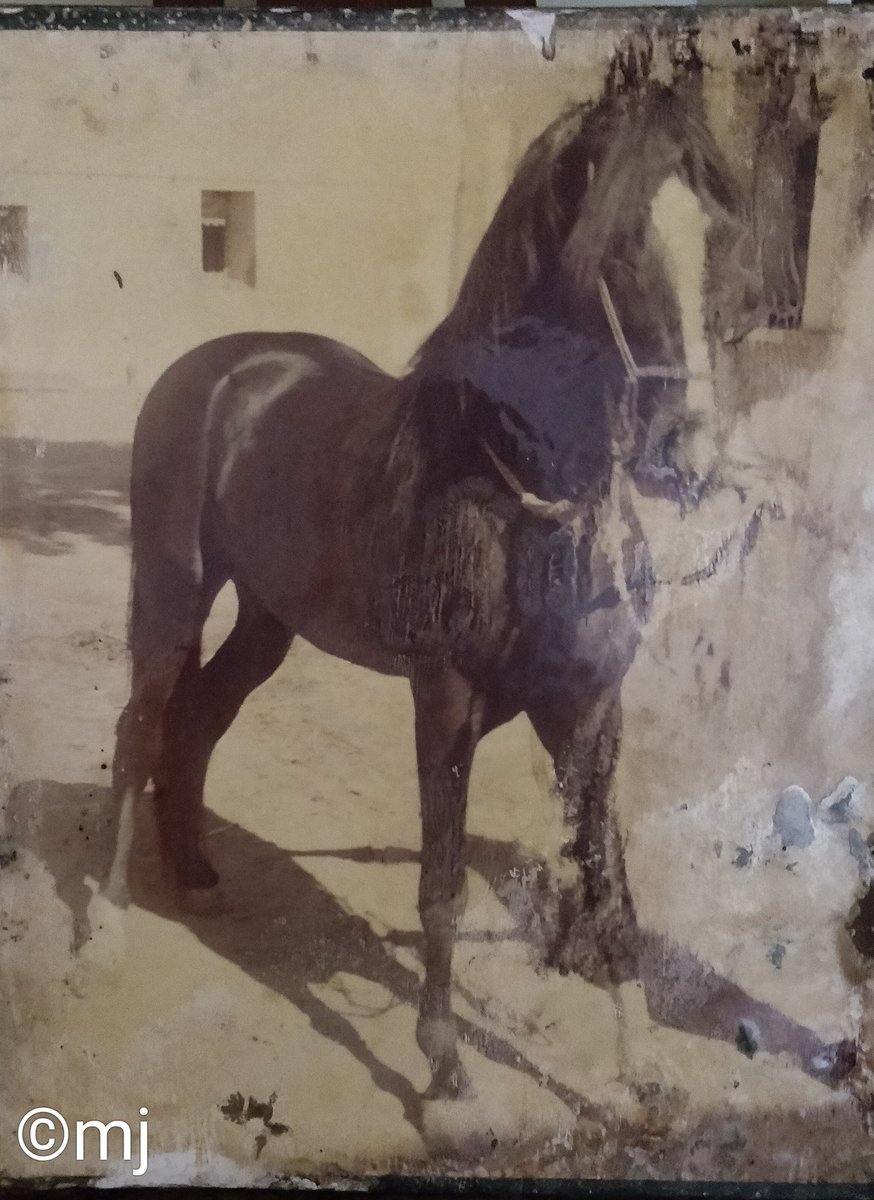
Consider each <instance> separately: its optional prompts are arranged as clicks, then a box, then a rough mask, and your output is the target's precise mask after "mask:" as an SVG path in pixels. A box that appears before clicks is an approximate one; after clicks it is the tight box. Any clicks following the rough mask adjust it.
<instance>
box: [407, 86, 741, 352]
mask: <svg viewBox="0 0 874 1200" xmlns="http://www.w3.org/2000/svg"><path fill="white" fill-rule="evenodd" d="M680 171H682V173H683V174H684V177H685V178H686V179H687V181H688V182H689V183H690V186H692V187H693V188H694V189H695V190H696V192H697V194H698V195H699V197H700V198H701V199H702V200H703V201H704V202H705V203H706V202H707V201H708V200H709V201H711V202H712V203H713V204H714V205H715V206H716V207H718V208H721V209H723V210H724V211H727V212H729V213H732V214H733V213H736V212H737V209H738V200H737V196H736V193H735V192H734V185H733V181H732V178H731V175H730V172H729V171H728V168H727V167H726V166H725V164H724V162H723V159H722V157H721V154H720V152H719V150H718V149H717V147H716V145H715V143H714V141H713V138H712V135H711V134H710V131H709V130H708V128H707V125H706V122H705V120H704V115H703V112H702V111H701V109H700V104H696V103H695V102H694V101H692V100H691V99H690V97H689V96H688V95H686V94H684V93H683V92H682V91H681V90H679V89H677V88H675V87H669V86H667V85H664V84H660V83H656V82H654V81H647V83H646V84H645V86H642V87H641V88H639V89H638V90H637V91H636V92H634V93H633V94H631V95H629V94H624V95H623V94H617V93H616V92H615V91H609V90H608V92H607V94H606V95H605V96H604V97H603V98H602V99H601V100H599V101H597V102H595V103H591V102H589V103H582V104H578V105H576V106H574V107H573V108H571V109H569V110H568V111H566V112H565V113H563V114H562V115H561V116H560V117H558V119H557V120H555V121H553V122H552V124H551V125H549V126H548V127H547V129H546V130H544V132H543V133H542V134H541V135H540V136H539V137H537V138H536V139H535V140H534V141H533V142H532V143H531V145H530V146H529V148H528V150H527V151H526V153H525V155H524V157H523V158H522V161H521V163H520V164H519V167H518V169H517V171H516V173H515V175H514V177H513V179H512V181H511V183H510V186H509V187H508V189H507V191H506V193H505V195H504V197H503V199H502V200H501V203H500V204H499V206H498V209H497V211H496V213H495V215H494V217H493V218H492V221H491V222H490V224H489V226H488V229H487V230H486V232H485V234H484V235H483V238H482V240H481V242H480V244H479V246H478V248H477V250H476V252H475V253H474V256H473V259H472V260H471V264H470V267H469V268H468V271H467V274H466V275H465V278H464V281H463V282H462V284H461V287H460V290H459V293H458V298H457V299H456V302H455V304H454V306H453V308H452V310H451V311H450V312H449V314H448V315H447V316H446V317H445V318H444V320H443V321H442V322H441V323H440V325H438V326H437V328H436V329H435V330H434V332H433V333H432V334H431V335H430V336H429V337H428V338H427V339H426V341H425V342H424V343H423V344H422V346H421V347H420V349H419V351H418V353H417V354H416V356H415V358H414V365H416V366H419V367H424V368H425V369H427V367H428V366H429V364H432V363H437V362H440V363H442V364H443V365H445V358H446V354H447V352H449V353H451V352H452V348H453V347H454V346H458V345H460V344H462V343H463V342H464V341H465V340H467V339H469V338H470V337H471V336H472V335H479V336H486V337H488V336H489V335H490V334H494V333H496V332H497V331H498V330H499V329H501V328H505V327H506V326H507V324H508V323H512V322H513V321H514V320H516V319H518V318H519V317H520V316H523V315H526V312H528V311H530V310H528V309H527V308H526V305H528V304H530V302H531V298H532V294H533V292H534V290H535V289H536V288H537V287H538V286H542V285H544V284H546V286H552V285H553V284H554V282H555V280H556V278H557V277H558V276H559V275H560V274H561V273H564V276H565V277H566V278H567V280H568V281H569V282H570V283H571V286H572V287H573V288H575V289H576V290H577V291H578V292H580V293H587V292H591V291H593V290H594V289H595V287H596V284H597V278H598V276H599V274H601V273H602V272H603V271H604V269H605V263H606V261H607V260H608V259H610V258H611V256H612V257H621V256H622V250H623V247H624V246H626V245H627V239H628V238H630V237H631V236H633V234H634V232H635V231H636V230H638V229H639V228H640V225H641V222H642V220H644V219H645V218H646V216H647V215H648V212H649V208H650V205H651V203H652V200H653V198H654V196H655V194H656V193H657V191H658V190H659V188H660V187H661V185H662V183H664V181H665V179H667V178H668V176H669V175H671V174H673V173H675V172H680Z"/></svg>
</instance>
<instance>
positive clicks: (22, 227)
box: [0, 204, 28, 277]
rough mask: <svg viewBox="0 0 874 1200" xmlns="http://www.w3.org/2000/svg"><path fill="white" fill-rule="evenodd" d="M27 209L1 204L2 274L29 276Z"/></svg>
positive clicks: (0, 240) (0, 272) (0, 255)
mask: <svg viewBox="0 0 874 1200" xmlns="http://www.w3.org/2000/svg"><path fill="white" fill-rule="evenodd" d="M27 258H28V255H27V209H26V208H25V207H24V205H23V204H0V275H22V276H24V277H26V276H27Z"/></svg>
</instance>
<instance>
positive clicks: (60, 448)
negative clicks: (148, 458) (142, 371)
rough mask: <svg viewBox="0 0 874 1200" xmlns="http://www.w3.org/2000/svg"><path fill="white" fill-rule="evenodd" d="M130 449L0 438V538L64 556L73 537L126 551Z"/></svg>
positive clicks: (41, 551) (69, 547)
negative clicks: (83, 538) (120, 547)
mask: <svg viewBox="0 0 874 1200" xmlns="http://www.w3.org/2000/svg"><path fill="white" fill-rule="evenodd" d="M130 453H131V451H130V446H128V445H124V444H122V445H120V444H117V443H104V442H45V441H37V440H35V439H33V438H0V537H6V538H11V539H13V540H15V541H16V542H19V543H20V544H21V545H22V546H23V547H24V549H25V550H27V551H28V552H30V553H31V554H48V555H56V554H65V553H68V552H69V551H70V550H72V549H73V548H74V542H73V541H72V538H73V537H74V536H77V535H78V536H80V537H87V538H90V539H92V540H93V541H95V542H100V543H101V544H102V545H106V546H124V545H127V542H128V536H129V522H128V515H127V504H128V488H129V479H130Z"/></svg>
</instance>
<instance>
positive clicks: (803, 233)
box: [793, 130, 819, 321]
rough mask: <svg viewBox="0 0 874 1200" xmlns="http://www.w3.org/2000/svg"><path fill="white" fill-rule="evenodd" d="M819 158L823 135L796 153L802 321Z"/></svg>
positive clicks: (797, 257)
mask: <svg viewBox="0 0 874 1200" xmlns="http://www.w3.org/2000/svg"><path fill="white" fill-rule="evenodd" d="M818 158H819V131H818V130H817V131H816V133H811V134H810V135H809V136H808V137H806V138H804V140H803V141H802V142H801V143H800V144H799V146H798V148H797V149H796V151H795V229H794V237H793V249H794V251H795V264H796V268H797V270H798V278H799V281H800V286H801V304H800V308H799V314H798V317H799V321H800V320H801V317H802V313H803V310H804V301H805V292H806V290H807V255H808V251H809V249H810V222H811V218H812V216H813V196H814V192H815V190H816V165H817V159H818Z"/></svg>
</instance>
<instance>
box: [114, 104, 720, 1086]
mask: <svg viewBox="0 0 874 1200" xmlns="http://www.w3.org/2000/svg"><path fill="white" fill-rule="evenodd" d="M671 176H678V177H679V178H680V179H681V180H682V181H684V182H685V183H686V184H687V185H688V187H689V188H690V189H692V191H693V192H694V193H695V195H696V196H697V197H698V198H699V200H700V202H701V204H702V205H703V206H704V207H705V209H706V211H707V212H708V213H709V214H710V216H711V217H712V218H713V219H714V220H715V221H716V222H717V223H719V224H720V227H721V228H723V229H724V228H725V227H726V226H731V225H732V222H736V220H737V215H738V214H737V202H736V195H735V191H734V188H733V185H732V181H731V178H730V176H729V173H728V171H727V169H726V167H725V165H724V163H723V161H722V159H721V157H720V155H719V153H718V152H717V149H716V147H715V146H714V144H713V141H712V139H711V137H710V134H709V132H708V130H707V128H706V126H705V124H704V122H703V120H702V118H701V115H700V112H699V111H698V110H697V109H696V107H695V106H694V105H690V104H689V103H688V102H687V101H685V100H684V98H683V96H682V94H681V93H680V92H679V91H678V90H677V89H674V88H670V87H667V86H663V85H659V84H656V83H654V82H653V83H650V82H649V81H644V82H642V83H640V84H639V86H637V87H636V88H633V89H623V88H621V87H615V86H614V87H610V88H609V89H608V91H607V93H606V94H605V97H604V98H603V99H602V100H601V101H600V102H599V103H597V104H595V105H589V106H581V107H578V108H575V109H573V110H572V111H570V112H568V113H567V114H566V115H564V116H563V117H561V118H560V119H559V120H558V121H556V122H555V123H554V124H553V125H551V126H550V127H549V128H548V129H547V130H546V131H545V132H544V133H543V134H542V135H541V136H540V137H539V138H538V139H537V140H536V141H535V142H534V143H533V144H532V146H531V147H530V149H529V150H528V152H527V154H526V155H525V158H524V160H523V161H522V163H521V165H520V167H519V169H518V171H517V173H516V176H515V178H514V180H513V182H512V183H511V185H510V187H509V189H508V191H507V193H506V195H505V197H504V199H503V201H502V203H501V205H500V207H499V209H498V211H497V213H496V215H495V217H494V219H493V221H492V223H491V225H490V227H489V229H488V231H487V232H486V234H485V236H484V238H483V241H482V243H481V245H480V247H479V249H478V251H477V253H476V255H475V257H474V259H473V262H472V264H471V267H470V270H469V272H468V274H467V277H466V279H465V281H464V283H463V286H462V288H461V291H460V294H459V297H458V300H457V302H456V304H455V307H454V308H453V309H452V311H451V312H450V313H449V315H448V316H447V317H446V319H445V320H444V321H443V323H442V324H441V325H440V326H439V327H438V329H437V330H436V331H435V332H434V333H433V334H432V335H431V337H430V338H429V339H428V340H427V341H426V342H425V344H424V345H423V347H422V348H421V350H420V351H419V353H418V355H417V357H416V360H415V363H414V366H413V367H412V369H411V370H410V372H409V373H408V374H407V375H406V376H404V377H403V378H401V379H396V378H393V377H391V376H389V375H386V374H385V373H384V372H383V371H381V370H379V369H378V368H377V367H376V366H374V365H373V363H371V362H369V361H368V360H367V359H365V358H363V357H362V356H361V355H360V354H357V353H356V352H355V351H353V350H351V349H349V348H347V347H346V346H343V345H340V344H338V343H337V342H334V341H330V340H328V339H326V338H322V337H316V336H313V335H310V334H304V333H285V334H283V333H245V334H239V335H236V336H230V337H224V338H219V339H217V340H215V341H212V342H209V343H207V344H205V345H202V346H199V347H197V348H196V349H194V350H192V351H191V352H190V353H188V354H186V355H184V357H182V358H181V359H179V360H178V361H177V362H175V363H174V364H173V365H172V366H171V367H170V368H169V369H168V370H167V371H166V372H165V374H164V375H163V376H162V377H161V378H160V379H159V380H158V382H157V383H156V384H155V386H154V388H153V389H152V391H151V392H150V394H149V396H148V398H147V400H146V402H145V404H144V407H143V410H142V412H141V414H140V418H139V421H138V424H137V429H136V436H135V440H134V448H133V476H132V488H131V504H132V538H133V562H134V569H133V590H132V608H131V614H130V650H131V654H132V660H133V679H132V694H131V698H130V701H129V703H128V705H127V707H126V709H125V710H124V713H123V714H122V717H121V720H120V722H119V727H118V742H117V751H116V759H115V775H114V786H115V790H116V794H117V796H118V799H119V802H120V805H121V829H122V832H121V836H120V846H121V847H122V852H121V853H120V854H119V857H118V859H117V863H116V868H115V871H114V877H113V883H114V886H118V885H119V884H120V883H121V881H122V880H123V872H124V866H123V859H124V853H123V847H124V843H125V839H126V837H127V833H126V832H125V831H126V830H128V829H129V828H130V813H131V807H132V804H133V801H134V799H135V798H136V797H137V796H138V795H139V794H141V793H142V792H143V791H144V789H145V788H146V787H147V785H148V783H149V781H150V780H152V781H153V782H154V789H155V803H156V805H157V813H158V820H159V828H160V832H161V838H162V844H163V851H164V855H165V858H166V861H167V862H168V863H169V864H170V866H171V867H172V870H173V873H174V875H175V878H176V881H177V883H178V884H179V886H180V887H181V888H182V889H183V890H184V891H185V892H187V893H188V894H189V896H190V895H196V894H198V893H199V894H200V895H203V894H204V893H205V890H206V889H209V888H212V887H213V886H214V885H215V884H216V882H217V876H216V873H215V871H214V869H213V867H212V866H211V864H210V863H209V861H208V859H207V856H206V854H205V851H204V845H203V839H202V831H201V812H202V805H203V792H204V781H205V777H206V773H207V766H208V763H209V760H210V755H211V754H212V751H213V748H214V747H215V745H216V742H217V741H218V739H219V738H220V737H221V736H222V734H223V733H224V732H225V731H226V730H227V729H228V727H229V726H230V724H231V722H232V721H233V720H234V718H235V716H236V714H237V712H238V711H239V708H240V706H241V704H242V703H243V701H244V700H245V698H246V696H247V695H248V694H249V693H250V692H251V691H252V690H253V689H254V688H256V687H257V686H258V685H259V684H261V683H263V682H264V680H266V679H267V678H268V677H269V676H270V675H271V673H272V672H274V671H275V670H276V668H277V667H278V666H279V665H280V663H281V662H282V661H283V659H284V657H285V655H286V654H287V652H288V649H289V646H290V645H291V642H292V639H293V638H294V636H295V635H300V636H301V637H304V638H306V639H307V640H308V641H310V642H311V643H312V644H313V645H315V646H317V647H319V648H321V649H322V650H325V651H327V652H328V653H330V654H334V655H338V656H340V657H342V658H344V659H346V660H348V661H349V662H353V663H358V664H361V665H364V666H367V667H370V668H373V669H375V670H378V671H382V672H387V673H391V674H396V675H405V676H407V677H408V678H409V679H410V682H411V686H412V693H413V701H414V705H415V732H416V750H417V755H418V767H419V784H420V800H421V816H422V855H421V880H420V886H419V911H420V915H421V921H422V926H423V929H424V935H425V970H426V977H425V984H424V987H423V990H422V995H421V1002H420V1012H419V1023H418V1040H419V1044H420V1046H421V1047H422V1049H423V1050H424V1052H425V1053H426V1054H427V1056H428V1058H429V1060H430V1063H431V1068H432V1073H433V1082H432V1091H433V1093H434V1094H443V1095H446V1094H453V1093H455V1092H457V1091H458V1089H459V1087H460V1086H461V1084H462V1081H463V1073H462V1070H461V1065H460V1061H459V1058H458V1053H457V1048H456V1033H455V1022H454V1018H453V1015H452V1009H451V999H450V969H451V957H452V947H453V939H454V932H455V924H456V921H457V918H458V916H459V913H460V911H461V909H462V906H463V903H464V892H465V853H464V827H465V806H466V799H467V787H468V777H469V773H470V769H471V763H472V760H473V756H474V752H475V750H476V747H477V743H478V741H479V739H480V738H482V737H483V736H484V735H485V734H486V733H488V732H489V730H491V729H494V728H495V727H497V726H499V725H501V724H502V723H504V722H506V721H509V720H510V719H511V718H513V717H514V716H516V715H517V714H518V713H520V712H525V713H527V714H528V716H529V717H530V719H531V722H532V724H533V726H534V729H535V730H536V731H537V734H538V735H539V737H540V739H541V740H542V742H543V744H544V746H545V747H546V748H547V750H548V751H549V753H550V755H551V756H552V758H553V760H554V763H555V769H556V774H557V779H558V785H559V788H560V790H561V792H562V794H563V797H564V802H565V805H566V810H567V814H568V817H569V819H570V820H572V821H573V823H574V828H575V833H574V836H573V838H572V840H571V842H570V843H569V845H568V847H567V853H568V854H569V855H570V856H571V857H572V858H573V859H574V860H576V862H577V863H578V865H579V867H580V870H581V883H580V888H579V891H578V893H577V901H578V903H577V904H576V905H575V906H572V909H569V910H568V913H567V914H566V919H564V920H565V928H564V929H563V930H562V931H557V936H558V934H560V937H559V942H560V944H561V945H565V944H569V941H572V939H573V930H572V929H571V928H570V925H572V924H573V922H574V921H577V922H579V921H584V922H585V923H586V925H587V929H588V932H589V933H591V931H592V930H594V931H595V933H596V936H597V940H598V942H599V944H600V945H601V946H602V948H603V950H604V953H605V955H607V957H608V958H609V957H610V956H611V955H612V957H613V959H614V960H618V959H619V958H621V956H622V954H623V946H624V945H625V943H624V942H623V931H624V930H625V929H627V928H629V927H634V908H633V904H632V900H631V896H630V893H629V890H628V886H627V883H626V878H625V872H624V867H623V858H622V847H621V841H620V836H619V833H618V829H617V826H616V820H615V817H614V814H613V809H612V803H611V790H612V782H613V775H614V768H615V765H616V761H617V754H618V748H619V737H620V725H621V712H620V697H619V693H620V685H621V683H622V680H623V677H624V676H625V674H626V672H627V670H628V668H629V665H630V664H631V662H632V658H633V656H634V653H635V648H636V646H637V644H638V641H639V636H640V635H639V628H640V624H641V622H642V621H644V620H645V618H646V613H647V608H648V604H649V600H650V596H651V590H652V586H653V582H652V573H651V570H650V569H649V567H648V560H647V554H646V545H645V542H644V540H643V537H642V534H641V532H640V529H639V527H638V525H637V523H636V520H635V518H634V510H633V504H632V503H631V491H632V489H633V488H635V487H636V488H637V489H639V490H641V491H645V492H647V493H649V494H657V495H660V496H664V497H665V502H666V503H676V502H686V501H688V500H690V499H694V495H695V491H696V487H697V486H698V485H697V482H696V479H695V476H694V474H693V472H692V471H691V470H690V469H689V468H688V467H687V466H686V465H685V463H684V460H683V447H684V443H685V438H686V434H687V433H688V431H689V426H690V425H691V424H692V422H690V420H689V414H688V410H687V405H686V396H685V389H686V374H687V372H686V360H685V353H684V345H683V336H682V329H681V310H680V306H679V303H678V299H677V297H676V295H675V293H674V288H673V285H672V283H671V279H670V273H669V270H668V265H667V263H666V260H665V257H664V254H663V252H662V247H661V245H660V242H659V238H658V236H657V233H656V231H655V229H654V226H653V223H652V219H651V203H652V201H653V198H654V197H655V195H656V193H657V192H658V191H659V189H660V188H661V186H662V185H663V183H664V182H665V181H666V180H667V179H668V178H669V177H671ZM711 332H712V333H713V334H714V335H715V333H716V330H715V329H711ZM228 581H232V582H233V584H234V586H235V588H236V591H237V595H238V598H239V608H238V616H237V619H236V624H235V626H234V628H233V630H232V632H231V633H230V635H229V636H228V638H227V640H226V641H225V642H224V644H223V645H222V646H221V647H220V649H219V650H218V651H217V653H216V654H215V655H214V657H213V658H212V659H210V661H208V662H206V663H203V662H202V661H201V631H202V629H203V625H204V622H205V620H206V618H207V615H208V614H209V612H210V608H211V606H212V604H213V601H214V600H215V597H216V595H217V594H218V592H219V590H220V588H222V586H223V585H224V584H225V583H227V582H228ZM573 914H577V915H576V916H574V915H573ZM555 958H556V961H559V960H560V959H561V952H560V949H558V950H557V952H556V955H555Z"/></svg>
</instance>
